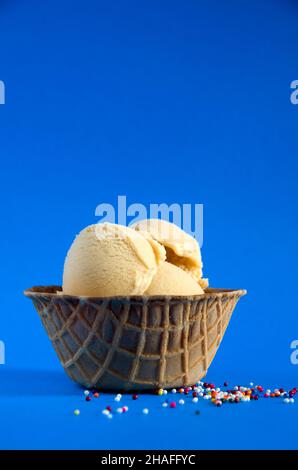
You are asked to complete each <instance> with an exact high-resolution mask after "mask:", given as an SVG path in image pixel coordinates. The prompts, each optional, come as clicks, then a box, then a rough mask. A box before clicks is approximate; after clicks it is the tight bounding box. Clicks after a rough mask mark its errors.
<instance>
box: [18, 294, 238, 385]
mask: <svg viewBox="0 0 298 470" xmlns="http://www.w3.org/2000/svg"><path fill="white" fill-rule="evenodd" d="M57 291H61V287H59V286H47V287H42V286H39V287H32V288H31V289H28V290H26V291H25V295H26V296H27V297H29V298H30V299H31V300H32V301H33V303H34V305H35V308H36V310H37V312H38V314H39V316H40V318H41V321H42V323H43V325H44V327H45V329H46V331H47V334H48V336H49V338H50V340H51V342H52V344H53V347H54V349H55V351H56V353H57V355H58V357H59V359H60V362H61V364H62V366H63V368H64V370H65V372H66V373H67V375H68V376H69V377H71V378H72V379H73V380H74V381H75V382H77V383H79V384H80V385H83V386H84V387H87V388H96V389H100V390H119V391H129V390H139V391H141V390H153V389H156V388H171V387H179V386H186V385H192V384H194V383H195V382H197V381H198V380H200V379H201V378H202V377H204V376H205V375H206V373H207V370H208V368H209V366H210V364H211V362H212V359H213V357H214V356H215V353H216V351H217V349H218V347H219V345H220V342H221V340H222V338H223V335H224V333H225V330H226V328H227V326H228V323H229V321H230V318H231V315H232V313H233V310H234V308H235V305H236V303H237V302H238V300H239V298H240V297H241V296H243V295H245V294H246V291H244V290H223V289H206V292H205V294H204V295H201V296H192V297H177V296H176V297H175V296H174V297H170V296H166V297H165V296H158V297H144V296H136V297H110V298H97V297H77V296H70V295H64V294H62V293H61V294H60V293H58V294H57Z"/></svg>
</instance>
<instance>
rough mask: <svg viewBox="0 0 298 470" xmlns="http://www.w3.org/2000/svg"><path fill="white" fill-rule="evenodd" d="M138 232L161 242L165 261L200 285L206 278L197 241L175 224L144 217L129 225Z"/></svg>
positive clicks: (205, 282) (206, 282)
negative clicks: (204, 277)
mask: <svg viewBox="0 0 298 470" xmlns="http://www.w3.org/2000/svg"><path fill="white" fill-rule="evenodd" d="M131 227H132V228H134V229H135V230H136V231H138V232H147V233H149V234H150V236H151V237H152V238H153V239H154V240H156V241H157V242H159V243H160V244H162V245H163V246H164V247H165V250H166V256H167V261H168V262H169V263H171V264H173V265H175V266H177V267H179V268H181V269H183V270H184V271H186V272H187V273H188V274H190V275H191V276H192V277H193V278H194V279H195V280H196V281H197V282H198V283H199V284H200V285H201V286H202V287H207V286H208V280H207V279H202V269H203V263H202V257H201V251H200V247H199V244H198V242H197V241H196V239H195V238H193V237H191V236H190V235H189V234H188V233H186V232H184V231H183V230H181V228H179V227H178V226H177V225H175V224H172V223H170V222H166V221H165V220H159V219H146V220H141V221H140V222H136V223H135V224H133V225H132V226H131Z"/></svg>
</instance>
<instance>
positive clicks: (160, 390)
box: [157, 388, 163, 396]
mask: <svg viewBox="0 0 298 470" xmlns="http://www.w3.org/2000/svg"><path fill="white" fill-rule="evenodd" d="M157 395H160V396H161V395H163V389H162V388H160V389H159V390H157Z"/></svg>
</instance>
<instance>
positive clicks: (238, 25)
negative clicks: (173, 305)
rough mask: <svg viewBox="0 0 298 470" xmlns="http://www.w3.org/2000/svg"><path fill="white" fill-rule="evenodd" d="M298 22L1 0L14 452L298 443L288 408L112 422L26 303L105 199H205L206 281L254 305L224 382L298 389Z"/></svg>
mask: <svg viewBox="0 0 298 470" xmlns="http://www.w3.org/2000/svg"><path fill="white" fill-rule="evenodd" d="M297 23H298V4H297V2H296V1H294V0H292V1H289V0H287V1H282V0H280V1H277V0H276V1H262V0H254V1H253V0H250V1H243V2H238V1H236V0H232V1H229V2H227V1H226V2H223V1H219V0H218V1H214V0H211V1H209V2H203V1H194V0H193V1H190V0H184V1H183V2H182V1H175V0H171V1H170V0H164V1H162V2H160V1H157V0H151V1H150V2H149V1H142V2H140V1H137V0H136V1H131V0H129V1H126V2H122V1H111V2H103V1H95V0H94V1H90V0H89V1H82V0H81V1H78V0H71V1H70V0H59V1H58V0H52V2H40V1H38V0H27V1H26V2H22V1H18V0H11V1H7V0H6V1H5V0H1V3H0V44H1V54H0V79H1V80H3V81H4V82H5V84H6V104H5V105H4V106H0V156H1V177H0V178H1V180H0V182H1V186H0V188H1V189H0V191H1V202H2V204H1V220H2V228H1V245H0V250H1V252H0V255H1V283H0V285H1V319H0V339H1V340H3V341H4V342H5V345H6V364H5V365H1V366H0V416H1V421H0V447H1V448H4V449H5V448H25V449H26V448H100V449H105V448H107V449H109V448H121V449H124V448H158V449H164V448H203V449H204V448H208V449H210V448H224V449H225V448H297V447H298V446H297V429H296V423H297V417H298V416H297V415H298V413H297V406H298V405H297V404H296V403H295V404H294V405H289V406H286V405H284V404H283V403H281V401H280V400H267V401H266V400H262V401H259V402H257V403H249V404H241V405H239V406H232V405H231V406H230V405H227V406H224V407H222V408H220V409H217V408H215V407H213V406H211V405H210V404H209V403H206V402H204V403H202V404H198V405H194V404H192V403H190V402H189V403H188V402H187V404H186V405H185V406H184V407H179V408H178V409H175V410H169V409H163V408H161V404H160V401H161V400H162V398H160V397H156V396H146V395H145V396H142V397H141V398H140V399H139V400H138V401H137V402H133V403H132V404H131V406H130V410H129V412H128V413H127V414H126V415H121V416H118V415H117V416H115V417H114V418H113V419H112V420H108V419H106V418H105V417H104V416H103V415H101V409H102V408H103V407H104V406H105V405H106V404H107V403H108V402H112V401H113V396H110V395H108V396H101V397H100V398H99V399H98V402H96V403H95V401H94V400H92V402H91V403H86V402H84V400H83V396H82V392H81V390H80V389H79V388H78V387H77V386H76V385H75V384H73V383H71V382H70V381H69V379H68V378H67V377H66V376H65V375H64V372H63V371H62V369H61V367H60V365H59V362H58V360H57V358H56V356H55V353H54V351H53V349H52V347H51V345H50V343H49V341H48V340H47V338H46V334H45V332H44V331H43V328H42V326H41V324H40V320H39V318H38V316H37V314H36V312H35V310H34V308H33V306H32V304H31V302H29V301H28V300H27V299H26V298H25V297H24V296H23V295H22V291H23V289H24V288H26V287H30V286H32V285H36V284H56V283H60V282H61V275H62V268H63V262H64V257H65V254H66V251H67V249H68V247H69V245H70V243H71V241H72V239H73V237H74V235H75V234H76V233H78V232H79V231H80V230H81V229H82V228H83V227H84V226H86V225H88V224H90V223H94V222H96V221H97V219H96V217H95V215H94V211H95V207H96V206H97V205H98V204H100V203H102V202H108V203H112V204H115V203H116V201H117V195H122V194H123V195H126V196H127V202H128V204H131V203H133V202H140V203H143V204H145V205H149V204H150V203H153V202H156V203H160V202H166V203H168V204H170V203H173V202H178V203H192V204H194V203H203V204H204V245H203V250H202V254H203V258H204V265H205V275H206V276H208V277H209V278H210V282H211V285H212V286H216V287H233V288H238V287H240V288H246V289H247V290H248V292H249V295H248V296H246V297H245V298H244V299H241V301H240V303H239V305H238V307H237V309H236V311H235V314H234V316H233V319H232V321H231V324H230V326H229V329H228V331H227V333H226V336H225V338H224V341H223V344H222V346H221V348H220V350H219V352H218V354H217V356H216V359H215V360H214V363H213V364H212V366H211V368H210V370H209V373H208V379H210V380H212V381H215V382H217V383H218V384H220V385H221V384H222V382H223V381H224V380H229V381H230V382H231V383H233V384H237V383H240V384H241V385H244V384H246V383H248V382H250V381H251V380H253V381H254V382H258V383H261V384H264V385H265V386H270V387H273V388H274V387H277V386H278V387H280V386H284V387H292V386H294V385H296V386H297V382H298V380H297V372H298V366H294V365H293V364H291V362H290V354H291V349H290V343H291V341H292V340H294V339H297V338H298V316H297V299H296V297H297V254H298V253H297V235H298V230H297V229H298V222H297V196H298V189H297V169H298V164H297V123H298V106H294V105H293V104H291V102H290V93H291V90H290V83H291V81H292V80H295V79H298V61H297V44H298V28H297ZM123 400H124V402H125V403H129V404H130V403H131V397H129V396H128V397H126V398H124V399H123ZM144 406H147V407H149V408H150V413H149V415H148V416H144V415H142V413H141V410H142V408H143V407H144ZM74 408H80V409H81V415H80V417H75V416H74V415H73V414H72V410H73V409H74ZM195 409H200V410H201V415H200V416H197V415H195V413H194V410H195Z"/></svg>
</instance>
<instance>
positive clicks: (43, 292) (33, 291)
mask: <svg viewBox="0 0 298 470" xmlns="http://www.w3.org/2000/svg"><path fill="white" fill-rule="evenodd" d="M246 294H247V290H245V289H225V288H211V287H208V288H206V289H205V292H204V294H200V295H150V296H147V295H131V296H129V295H117V296H106V297H99V296H87V295H70V294H63V293H62V287H61V286H59V285H48V286H33V287H30V288H28V289H25V290H24V295H25V296H26V297H29V298H37V299H38V298H42V297H45V296H46V297H51V298H56V299H63V298H65V299H78V300H89V299H90V301H107V300H118V301H130V300H134V301H141V300H142V301H144V299H146V300H147V299H148V300H150V301H151V300H168V299H171V300H176V301H183V300H184V301H185V300H187V301H188V300H201V299H206V298H221V297H235V296H237V297H242V296H243V295H246Z"/></svg>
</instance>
